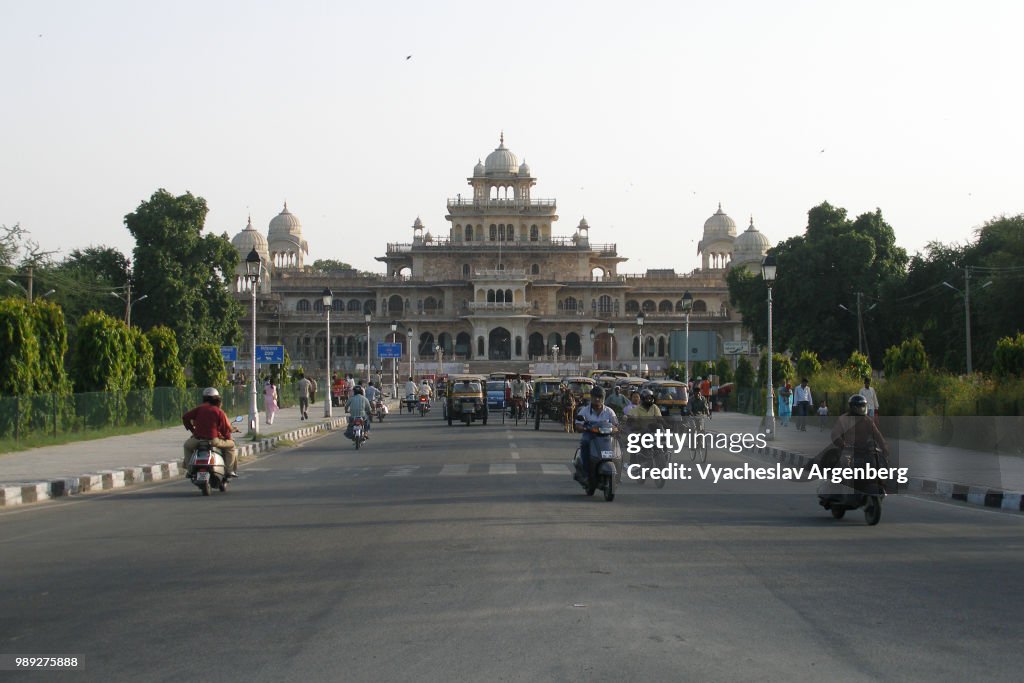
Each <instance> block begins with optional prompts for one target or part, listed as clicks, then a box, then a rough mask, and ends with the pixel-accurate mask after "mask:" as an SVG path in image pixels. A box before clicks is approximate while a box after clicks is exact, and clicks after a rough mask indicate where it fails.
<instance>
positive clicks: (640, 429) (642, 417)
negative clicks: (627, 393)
mask: <svg viewBox="0 0 1024 683" xmlns="http://www.w3.org/2000/svg"><path fill="white" fill-rule="evenodd" d="M664 426H665V419H664V418H663V417H662V416H661V408H659V407H658V406H657V405H656V404H655V403H654V392H653V391H651V390H650V389H643V390H641V391H640V404H639V405H638V406H636V407H635V408H633V410H631V411H629V415H628V416H627V417H626V429H627V430H628V431H629V432H630V433H644V432H654V430H656V429H658V428H660V427H664ZM627 438H628V437H627ZM634 462H636V455H635V454H631V455H630V463H631V464H632V463H634Z"/></svg>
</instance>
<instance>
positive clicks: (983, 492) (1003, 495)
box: [756, 446, 1024, 511]
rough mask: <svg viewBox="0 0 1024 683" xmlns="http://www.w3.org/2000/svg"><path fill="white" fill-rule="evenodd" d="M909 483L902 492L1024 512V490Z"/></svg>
mask: <svg viewBox="0 0 1024 683" xmlns="http://www.w3.org/2000/svg"><path fill="white" fill-rule="evenodd" d="M756 452H757V453H758V454H760V455H764V456H766V457H768V458H771V459H773V460H777V461H778V462H780V463H782V464H784V465H794V466H797V467H809V466H810V465H811V464H813V462H814V459H813V458H810V457H808V456H806V455H803V454H802V453H794V452H793V451H787V450H785V449H782V448H774V447H772V446H768V447H767V448H761V449H757V451H756ZM908 479H909V481H908V482H907V483H906V484H901V485H900V490H901V491H907V492H910V493H927V494H931V495H936V496H939V497H941V498H948V499H950V500H959V501H963V502H965V503H970V504H972V505H981V506H984V507H988V508H999V509H1001V510H1015V511H1024V493H1021V492H1019V491H1004V490H1002V489H995V488H989V487H987V486H968V485H967V484H957V483H956V482H952V481H943V480H942V479H921V478H920V477H908Z"/></svg>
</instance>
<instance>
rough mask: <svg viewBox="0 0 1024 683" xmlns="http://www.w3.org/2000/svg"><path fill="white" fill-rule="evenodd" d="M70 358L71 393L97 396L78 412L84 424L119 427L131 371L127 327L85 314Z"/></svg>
mask: <svg viewBox="0 0 1024 683" xmlns="http://www.w3.org/2000/svg"><path fill="white" fill-rule="evenodd" d="M71 355H72V362H71V370H72V379H73V380H74V383H75V389H76V390H77V391H79V392H98V395H96V396H93V397H91V398H90V399H89V400H88V402H87V403H86V404H85V408H84V409H83V411H82V412H83V413H84V414H85V418H86V421H87V422H88V424H90V425H92V426H103V425H110V424H114V425H118V424H123V423H124V420H125V418H126V416H127V392H128V391H130V390H131V385H132V378H133V376H134V370H135V347H134V345H133V344H132V343H131V338H130V336H129V332H128V326H127V325H125V324H124V321H122V320H117V319H115V318H112V317H111V316H109V315H107V314H105V313H99V312H96V311H94V312H92V313H88V314H86V316H85V317H84V318H82V320H81V322H80V323H79V325H78V334H77V335H76V336H75V343H74V346H73V348H72V354H71Z"/></svg>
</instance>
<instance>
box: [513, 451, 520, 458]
mask: <svg viewBox="0 0 1024 683" xmlns="http://www.w3.org/2000/svg"><path fill="white" fill-rule="evenodd" d="M512 459H513V460H518V459H519V451H512Z"/></svg>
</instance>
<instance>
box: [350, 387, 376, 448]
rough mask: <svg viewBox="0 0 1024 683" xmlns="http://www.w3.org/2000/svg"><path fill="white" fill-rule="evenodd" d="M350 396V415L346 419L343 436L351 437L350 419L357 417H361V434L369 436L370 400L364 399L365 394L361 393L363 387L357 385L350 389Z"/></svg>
mask: <svg viewBox="0 0 1024 683" xmlns="http://www.w3.org/2000/svg"><path fill="white" fill-rule="evenodd" d="M352 391H353V392H355V393H353V394H352V398H350V399H349V400H348V412H349V414H350V415H351V417H350V418H349V420H348V429H346V430H345V436H347V437H348V438H350V439H351V438H352V420H354V419H356V418H357V417H361V418H363V435H364V436H365V437H366V438H367V439H369V438H370V425H371V424H373V423H372V422H371V420H370V412H371V410H372V407H371V406H370V402H369V401H368V400H366V396H364V395H363V387H362V386H357V387H356V388H355V389H353V390H352Z"/></svg>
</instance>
